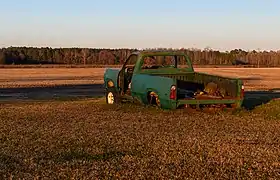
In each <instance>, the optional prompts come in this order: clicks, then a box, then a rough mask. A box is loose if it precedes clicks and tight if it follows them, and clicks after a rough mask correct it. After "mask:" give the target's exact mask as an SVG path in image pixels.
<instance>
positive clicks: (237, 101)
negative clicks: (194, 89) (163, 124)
mask: <svg viewBox="0 0 280 180" xmlns="http://www.w3.org/2000/svg"><path fill="white" fill-rule="evenodd" d="M242 103H243V99H211V100H196V99H191V100H178V101H177V107H179V106H182V105H186V104H191V105H197V104H198V105H199V104H203V105H204V104H205V105H207V104H235V105H236V107H237V108H239V107H241V105H242Z"/></svg>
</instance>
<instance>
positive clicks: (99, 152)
mask: <svg viewBox="0 0 280 180" xmlns="http://www.w3.org/2000/svg"><path fill="white" fill-rule="evenodd" d="M279 105H280V104H279V102H273V103H271V104H267V105H266V106H264V107H260V108H258V109H256V110H254V111H252V112H245V111H241V112H235V114H232V113H228V112H220V113H216V114H209V113H202V112H194V113H192V114H189V113H186V112H185V111H183V110H176V111H165V110H159V109H154V108H146V107H142V106H136V105H130V104H124V105H121V106H118V107H116V106H113V107H108V106H107V105H105V104H104V99H102V100H86V101H75V102H59V101H58V102H41V103H17V104H16V103H14V104H2V105H1V109H0V142H1V143H0V177H1V178H2V179H8V178H10V177H13V178H15V179H18V178H25V179H33V178H42V177H44V178H49V179H70V178H74V179H91V178H92V179H95V178H99V179H109V178H110V177H113V178H117V179H118V178H126V179H140V178H141V179H144V178H145V179H146V178H147V179H151V178H159V179H163V178H166V179H167V178H168V179H173V178H180V179H182V178H188V177H189V178H196V179H238V178H252V179H261V178H264V179H266V178H268V177H272V178H275V179H277V178H279V172H280V158H279V157H280V147H279V145H280V144H279V141H280V128H279V120H280V114H279V110H280V109H279ZM54 107H55V108H54Z"/></svg>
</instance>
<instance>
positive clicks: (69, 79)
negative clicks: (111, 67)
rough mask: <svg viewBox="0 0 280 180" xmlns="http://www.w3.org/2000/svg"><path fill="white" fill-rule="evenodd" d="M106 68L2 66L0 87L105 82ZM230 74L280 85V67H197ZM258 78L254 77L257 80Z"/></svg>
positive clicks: (251, 84) (250, 85) (253, 85)
mask: <svg viewBox="0 0 280 180" xmlns="http://www.w3.org/2000/svg"><path fill="white" fill-rule="evenodd" d="M104 70H105V68H18V69H17V68H15V69H0V87H19V86H20V87H26V86H55V85H62V84H102V83H103V73H104ZM195 70H196V71H198V72H206V73H210V74H217V75H222V76H229V77H239V78H246V79H248V80H246V79H245V80H244V83H245V86H246V89H247V90H251V89H264V90H267V89H271V88H280V75H279V72H280V68H195ZM254 79H255V80H254Z"/></svg>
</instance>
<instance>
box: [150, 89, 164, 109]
mask: <svg viewBox="0 0 280 180" xmlns="http://www.w3.org/2000/svg"><path fill="white" fill-rule="evenodd" d="M148 104H149V105H152V106H156V107H161V104H160V100H159V96H158V94H157V93H155V92H153V91H152V92H149V93H148Z"/></svg>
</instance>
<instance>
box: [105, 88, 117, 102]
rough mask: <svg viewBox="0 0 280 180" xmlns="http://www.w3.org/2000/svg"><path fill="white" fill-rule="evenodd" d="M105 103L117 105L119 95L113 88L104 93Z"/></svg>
mask: <svg viewBox="0 0 280 180" xmlns="http://www.w3.org/2000/svg"><path fill="white" fill-rule="evenodd" d="M106 103H107V104H117V103H119V95H118V93H117V92H116V90H115V89H114V88H109V89H107V91H106Z"/></svg>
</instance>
